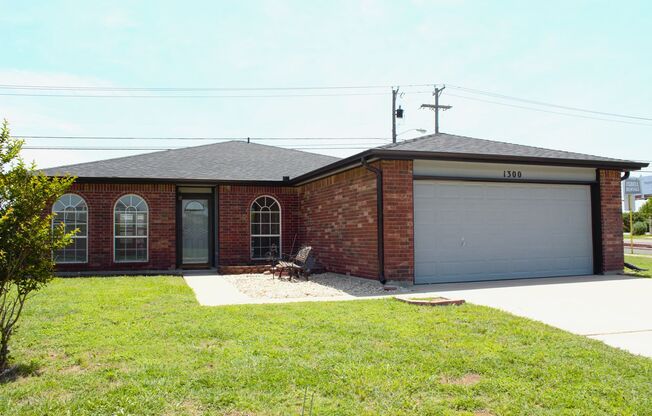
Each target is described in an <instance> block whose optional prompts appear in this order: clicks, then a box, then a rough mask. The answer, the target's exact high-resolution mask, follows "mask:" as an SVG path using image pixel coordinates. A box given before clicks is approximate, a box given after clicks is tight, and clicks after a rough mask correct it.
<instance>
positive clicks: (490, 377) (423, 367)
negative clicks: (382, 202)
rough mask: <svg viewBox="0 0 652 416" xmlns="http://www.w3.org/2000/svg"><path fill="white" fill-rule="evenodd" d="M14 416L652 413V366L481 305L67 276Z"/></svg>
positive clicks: (17, 348)
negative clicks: (284, 296) (225, 291)
mask: <svg viewBox="0 0 652 416" xmlns="http://www.w3.org/2000/svg"><path fill="white" fill-rule="evenodd" d="M13 341H14V343H13V347H14V348H13V357H14V358H13V360H14V361H13V362H14V363H16V364H18V365H19V366H20V367H19V369H20V370H19V371H18V373H17V374H16V376H15V377H14V378H13V379H10V380H5V381H4V382H3V383H0V414H2V415H62V414H72V415H200V414H217V415H230V416H243V415H300V414H301V407H302V405H301V403H302V401H303V397H304V391H305V389H308V397H310V395H311V394H312V393H314V395H315V396H314V411H313V414H314V415H379V414H383V415H414V414H420V415H474V414H477V415H480V414H482V415H564V414H568V415H592V416H595V415H616V414H617V415H646V414H647V415H649V414H651V413H652V383H650V380H652V360H650V359H647V358H643V357H637V356H633V355H631V354H629V353H626V352H624V351H620V350H617V349H614V348H611V347H608V346H606V345H604V344H602V343H600V342H599V341H594V340H590V339H588V338H584V337H580V336H575V335H572V334H569V333H567V332H564V331H561V330H557V329H554V328H551V327H549V326H546V325H543V324H541V323H538V322H534V321H530V320H526V319H522V318H518V317H515V316H512V315H509V314H507V313H503V312H500V311H497V310H494V309H490V308H486V307H480V306H475V305H468V304H467V305H463V306H459V307H442V308H430V307H421V306H413V305H409V304H405V303H402V302H398V301H395V300H392V299H383V300H365V301H350V302H320V303H298V304H297V303H295V304H276V305H249V306H230V307H201V306H198V304H197V303H196V302H195V299H194V297H193V294H192V292H191V290H190V289H189V288H188V287H187V286H186V285H185V284H184V282H183V280H182V279H181V278H178V277H121V278H84V279H82V278H78V279H57V280H55V281H54V282H53V283H52V284H51V285H50V286H49V287H48V288H46V289H45V290H43V291H42V292H40V293H39V294H38V295H37V296H36V297H35V298H34V299H33V300H32V302H31V303H30V304H29V305H28V308H27V310H26V311H25V315H24V319H23V321H22V326H21V327H20V332H18V333H17V335H16V336H15V338H14V340H13Z"/></svg>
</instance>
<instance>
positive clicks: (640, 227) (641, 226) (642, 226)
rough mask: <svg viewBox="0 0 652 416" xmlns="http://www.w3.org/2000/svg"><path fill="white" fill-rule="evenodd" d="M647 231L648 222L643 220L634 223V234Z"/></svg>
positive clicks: (641, 233)
mask: <svg viewBox="0 0 652 416" xmlns="http://www.w3.org/2000/svg"><path fill="white" fill-rule="evenodd" d="M646 232H647V224H646V223H644V222H641V221H638V222H635V223H634V232H633V234H634V235H643V234H645V233H646Z"/></svg>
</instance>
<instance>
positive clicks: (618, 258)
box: [599, 169, 624, 273]
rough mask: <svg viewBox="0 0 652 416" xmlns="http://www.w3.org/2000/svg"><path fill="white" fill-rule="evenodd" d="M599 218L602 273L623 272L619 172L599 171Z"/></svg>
mask: <svg viewBox="0 0 652 416" xmlns="http://www.w3.org/2000/svg"><path fill="white" fill-rule="evenodd" d="M599 178H600V179H599V180H600V216H601V221H602V224H601V225H602V271H603V272H605V273H609V272H620V271H622V270H623V261H624V258H623V257H624V255H623V220H622V202H621V188H620V186H621V185H620V171H617V170H604V169H600V171H599Z"/></svg>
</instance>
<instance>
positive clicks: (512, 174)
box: [503, 170, 523, 179]
mask: <svg viewBox="0 0 652 416" xmlns="http://www.w3.org/2000/svg"><path fill="white" fill-rule="evenodd" d="M521 176H523V173H521V171H520V170H504V171H503V178H510V179H514V178H520V177H521Z"/></svg>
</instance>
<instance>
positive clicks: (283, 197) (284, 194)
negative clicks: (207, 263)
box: [217, 185, 299, 266]
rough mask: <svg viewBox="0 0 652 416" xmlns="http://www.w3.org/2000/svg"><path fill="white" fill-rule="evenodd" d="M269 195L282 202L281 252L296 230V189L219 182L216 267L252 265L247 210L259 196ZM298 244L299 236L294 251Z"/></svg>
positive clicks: (289, 245)
mask: <svg viewBox="0 0 652 416" xmlns="http://www.w3.org/2000/svg"><path fill="white" fill-rule="evenodd" d="M263 195H269V196H272V197H274V198H276V200H277V201H278V202H279V203H280V204H281V244H282V245H283V253H289V252H290V251H291V250H292V241H293V240H294V238H295V236H296V235H297V233H298V212H299V209H298V198H297V189H296V188H293V187H277V186H248V185H221V186H219V187H218V209H217V216H218V225H217V229H218V236H217V245H218V259H217V264H218V265H219V266H233V265H242V264H251V263H253V262H252V260H251V252H250V245H251V241H250V224H249V209H250V208H251V203H252V202H253V201H254V200H255V199H256V198H258V197H259V196H263ZM298 246H299V238H298V237H297V241H296V243H295V248H294V250H295V251H296V250H297V247H298Z"/></svg>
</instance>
